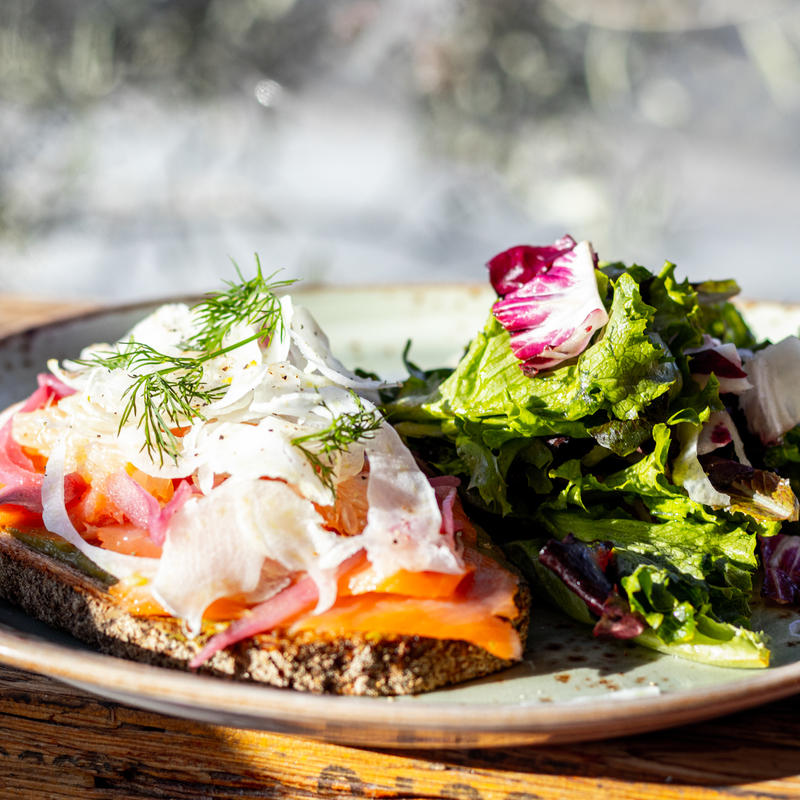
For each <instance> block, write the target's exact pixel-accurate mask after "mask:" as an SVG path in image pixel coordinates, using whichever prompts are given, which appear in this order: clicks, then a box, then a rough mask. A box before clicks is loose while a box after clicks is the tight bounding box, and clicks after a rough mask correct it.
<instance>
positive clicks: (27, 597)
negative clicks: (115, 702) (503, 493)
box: [0, 531, 529, 696]
mask: <svg viewBox="0 0 800 800" xmlns="http://www.w3.org/2000/svg"><path fill="white" fill-rule="evenodd" d="M0 597H2V598H4V599H6V600H8V601H10V602H12V603H14V604H16V605H18V606H20V607H21V608H22V609H23V610H24V611H25V612H26V613H28V614H30V615H31V616H33V617H36V618H37V619H39V620H41V621H42V622H45V623H47V624H49V625H52V626H53V627H56V628H60V629H62V630H65V631H67V632H68V633H70V634H72V635H73V636H75V637H76V638H77V639H80V640H81V641H83V642H85V643H87V644H89V645H90V646H92V647H94V648H96V649H97V650H100V651H101V652H103V653H107V654H109V655H113V656H119V657H122V658H129V659H133V660H136V661H143V662H146V663H149V664H154V665H158V666H164V667H173V668H178V669H188V663H189V661H190V660H191V659H192V657H193V656H194V655H195V654H196V653H197V652H198V650H199V649H200V647H201V646H202V643H203V642H204V641H205V639H206V638H207V637H203V636H200V637H198V638H197V639H195V640H192V639H187V638H186V635H185V634H184V632H183V631H182V628H181V624H180V622H179V621H178V620H175V619H173V618H160V617H136V616H133V615H131V614H129V613H127V612H126V611H125V610H124V609H123V608H122V607H121V606H120V605H119V604H118V603H117V602H116V601H115V600H114V598H113V597H112V596H111V595H110V594H109V593H108V591H106V587H105V586H104V584H103V583H102V582H101V581H99V580H95V579H93V578H90V577H89V576H87V575H86V574H84V573H83V572H81V571H79V570H78V569H75V568H73V567H72V566H70V565H69V564H66V563H62V562H61V561H58V560H56V559H54V558H50V557H49V556H47V555H44V554H42V553H39V552H38V551H36V550H33V549H31V548H29V547H28V546H26V545H25V544H23V543H22V542H20V541H19V540H17V539H16V538H15V537H14V536H12V535H11V534H9V533H7V532H5V531H0ZM528 601H529V596H528V590H527V588H526V587H525V586H524V584H523V583H522V582H520V588H519V590H518V592H517V596H516V598H515V603H516V605H517V608H518V609H519V612H520V613H519V616H518V618H517V620H516V621H515V622H514V626H515V627H516V628H517V630H518V631H519V633H520V636H521V638H522V641H523V643H524V642H525V636H526V634H527V626H528ZM511 663H512V662H510V661H506V660H503V659H500V658H497V657H496V656H493V655H492V654H490V653H488V652H487V651H485V650H483V649H482V648H480V647H478V646H476V645H473V644H470V643H468V642H464V641H457V640H443V639H432V638H426V637H420V636H398V635H393V636H386V635H378V634H375V635H364V634H360V633H359V634H352V635H348V636H346V637H344V638H326V637H320V636H319V635H317V634H313V633H310V632H300V633H298V634H294V635H292V634H288V633H285V632H276V633H274V634H261V635H258V636H255V637H253V638H252V639H248V640H245V641H243V642H240V643H238V644H236V645H233V646H232V647H230V648H228V649H226V650H223V651H221V652H218V653H216V654H215V655H214V656H213V657H212V658H211V659H210V660H209V661H208V662H207V663H206V664H204V665H203V666H202V667H201V668H200V670H199V671H201V672H205V673H210V674H214V675H218V676H221V677H229V678H237V679H243V680H251V681H257V682H260V683H265V684H269V685H271V686H279V687H288V688H292V689H300V690H304V691H310V692H330V693H335V694H353V695H373V696H377V695H397V694H416V693H418V692H425V691H430V690H431V689H436V688H437V687H440V686H444V685H447V684H451V683H457V682H461V681H466V680H470V679H472V678H478V677H480V676H482V675H487V674H489V673H491V672H496V671H497V670H500V669H503V668H505V667H507V666H509V665H510V664H511Z"/></svg>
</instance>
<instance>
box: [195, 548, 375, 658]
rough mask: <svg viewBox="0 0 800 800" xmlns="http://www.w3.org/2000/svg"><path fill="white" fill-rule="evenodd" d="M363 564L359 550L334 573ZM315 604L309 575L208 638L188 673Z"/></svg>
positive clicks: (316, 594)
mask: <svg viewBox="0 0 800 800" xmlns="http://www.w3.org/2000/svg"><path fill="white" fill-rule="evenodd" d="M363 560H364V551H363V550H359V551H358V552H357V553H354V554H353V555H352V556H350V557H349V558H346V559H345V560H344V561H342V563H341V564H339V566H338V568H337V570H336V573H337V575H344V574H345V573H347V572H348V571H349V570H351V569H353V568H354V567H355V566H357V565H358V564H360V563H362V562H363ZM318 600H319V588H318V587H317V584H316V583H315V582H314V579H313V578H312V577H311V576H310V575H306V576H304V577H302V578H301V579H300V580H299V581H297V583H293V584H292V585H291V586H287V587H286V588H285V589H283V590H281V591H280V592H278V593H277V594H275V595H273V596H272V597H270V598H269V599H268V600H265V601H264V602H263V603H259V604H258V605H257V606H254V607H253V608H251V609H250V611H249V612H248V614H247V616H244V617H241V618H240V619H237V620H235V621H234V622H232V623H231V624H230V625H229V626H228V627H227V628H225V630H224V631H221V632H220V633H218V634H216V635H215V636H212V637H211V638H210V639H209V640H208V641H207V642H206V644H205V646H204V647H203V648H202V649H201V650H200V652H199V653H198V654H197V655H196V656H195V657H194V658H193V659H192V660H191V661H190V662H189V666H190V667H191V668H192V669H195V668H197V667H199V666H200V665H201V664H204V663H205V662H206V661H208V659H209V658H211V656H213V655H214V653H216V652H218V651H220V650H224V649H225V648H226V647H230V646H231V645H232V644H236V642H241V641H242V640H243V639H247V638H249V637H250V636H255V635H256V634H258V633H265V632H266V631H270V630H272V629H273V628H275V627H277V626H278V625H280V624H281V623H282V622H285V621H286V620H288V619H291V618H292V617H295V616H297V615H298V614H300V613H302V612H304V611H309V610H310V609H312V608H313V607H314V606H315V605H316V604H317V601H318Z"/></svg>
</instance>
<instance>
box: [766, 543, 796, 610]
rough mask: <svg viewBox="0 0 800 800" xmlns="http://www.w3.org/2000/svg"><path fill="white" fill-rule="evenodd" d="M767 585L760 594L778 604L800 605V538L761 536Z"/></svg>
mask: <svg viewBox="0 0 800 800" xmlns="http://www.w3.org/2000/svg"><path fill="white" fill-rule="evenodd" d="M758 543H759V545H760V546H761V564H762V566H763V569H764V581H763V583H762V585H761V594H762V595H763V596H764V597H768V598H769V599H770V600H774V601H775V602H776V603H782V604H784V605H788V604H800V536H791V535H789V534H785V533H777V534H775V536H759V537H758Z"/></svg>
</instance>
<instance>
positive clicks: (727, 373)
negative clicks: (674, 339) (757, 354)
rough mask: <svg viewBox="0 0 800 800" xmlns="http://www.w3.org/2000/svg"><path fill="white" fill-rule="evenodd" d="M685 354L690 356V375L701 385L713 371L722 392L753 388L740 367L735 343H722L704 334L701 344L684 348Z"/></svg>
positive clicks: (739, 358)
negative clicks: (687, 348)
mask: <svg viewBox="0 0 800 800" xmlns="http://www.w3.org/2000/svg"><path fill="white" fill-rule="evenodd" d="M686 354H687V355H688V356H691V359H690V361H689V367H690V369H691V371H692V377H693V378H694V379H695V380H696V381H697V382H698V383H699V384H700V385H701V386H705V385H706V384H707V383H708V378H709V376H710V375H711V374H712V373H713V374H714V375H715V376H716V378H717V380H718V381H719V390H720V392H721V393H723V394H742V393H743V392H746V391H747V390H748V389H752V388H753V384H752V383H750V381H749V380H748V379H747V373H746V372H745V371H744V368H743V367H742V357H741V355H740V353H739V351H738V350H737V349H736V345H735V344H732V343H731V342H727V343H725V344H723V343H722V342H720V341H719V339H715V338H714V337H712V336H709V335H708V334H705V335H704V336H703V344H702V346H701V347H695V348H693V349H689V350H686Z"/></svg>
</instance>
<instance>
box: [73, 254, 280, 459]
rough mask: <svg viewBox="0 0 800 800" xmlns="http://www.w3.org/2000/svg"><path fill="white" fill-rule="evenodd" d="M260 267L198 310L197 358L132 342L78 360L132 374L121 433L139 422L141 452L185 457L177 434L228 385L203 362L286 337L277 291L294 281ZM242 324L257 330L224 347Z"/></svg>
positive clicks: (193, 343) (192, 345) (192, 344)
mask: <svg viewBox="0 0 800 800" xmlns="http://www.w3.org/2000/svg"><path fill="white" fill-rule="evenodd" d="M256 267H257V270H256V275H255V277H253V278H251V279H250V280H245V279H244V278H243V277H242V274H241V272H240V271H239V268H238V267H236V272H237V274H238V275H239V278H240V279H241V283H238V284H237V283H233V282H231V281H228V282H227V284H228V290H227V291H225V292H219V293H216V294H213V295H209V296H208V297H207V298H206V299H205V300H202V301H201V302H200V303H198V304H197V305H196V306H195V307H194V308H195V309H198V310H197V311H196V312H195V313H196V316H197V319H198V322H199V329H198V331H197V333H196V334H194V335H193V336H192V337H191V338H190V339H189V340H188V341H187V342H184V343H182V346H184V347H186V348H187V349H188V350H192V351H194V352H195V353H196V355H180V356H174V355H169V354H166V353H162V352H160V351H159V350H156V349H155V348H154V347H151V346H150V345H148V344H144V343H143V342H137V341H135V340H134V339H130V340H128V341H127V342H126V343H125V346H124V349H122V350H116V351H107V352H99V353H94V354H93V355H92V356H91V357H90V358H88V359H80V360H78V361H76V362H75V363H77V364H80V365H81V366H86V367H104V368H105V369H108V370H114V369H122V370H126V371H127V372H128V373H129V375H130V377H131V378H133V383H132V384H131V385H130V386H128V387H127V388H126V389H125V391H124V393H123V398H124V399H125V401H126V402H125V406H124V407H123V409H122V414H121V416H120V422H119V427H118V429H117V430H118V432H120V431H122V428H123V427H124V426H125V424H126V423H127V422H128V420H129V419H131V417H134V418H136V420H137V427H139V428H141V429H142V432H143V434H144V444H143V445H142V450H146V451H147V453H148V455H149V456H150V458H154V457H155V456H158V458H159V460H160V463H161V465H162V466H163V464H164V458H165V456H166V457H169V458H171V459H172V460H173V461H177V460H178V456H179V454H180V446H179V441H178V437H177V436H176V435H175V433H174V432H173V430H174V429H175V428H179V427H182V426H183V425H185V424H186V423H187V422H191V421H192V420H194V419H205V417H204V416H203V412H202V410H201V409H202V407H203V406H206V405H208V404H209V403H212V402H213V401H214V400H217V399H219V398H220V397H222V396H223V395H224V394H225V391H226V388H227V387H225V386H208V385H206V383H205V381H204V375H203V364H205V363H206V362H207V361H210V360H211V359H213V358H217V357H219V356H222V355H225V354H226V353H229V352H231V351H232V350H236V349H237V348H239V347H243V346H244V345H246V344H249V343H250V342H253V341H256V340H261V339H268V338H269V337H271V336H273V335H276V334H278V335H280V336H283V334H284V330H283V317H282V315H281V306H280V300H279V299H278V298H277V297H276V295H275V293H274V292H275V290H276V289H279V288H283V287H285V286H288V285H290V284H291V283H293V282H294V281H274V282H270V281H272V278H273V277H274V273H273V275H269V276H267V277H266V278H265V277H264V275H263V273H262V271H261V262H260V260H259V258H258V256H256ZM237 324H248V325H255V326H257V331H256V333H254V334H253V335H251V336H248V337H245V338H244V339H242V340H241V341H238V342H234V343H233V344H229V345H227V346H225V347H223V346H222V342H223V340H224V338H225V336H226V335H227V334H228V333H229V332H230V331H231V330H232V328H233V327H234V326H235V325H237ZM140 412H141V413H140Z"/></svg>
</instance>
